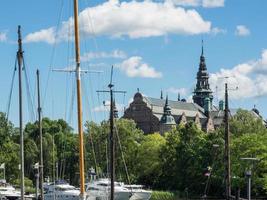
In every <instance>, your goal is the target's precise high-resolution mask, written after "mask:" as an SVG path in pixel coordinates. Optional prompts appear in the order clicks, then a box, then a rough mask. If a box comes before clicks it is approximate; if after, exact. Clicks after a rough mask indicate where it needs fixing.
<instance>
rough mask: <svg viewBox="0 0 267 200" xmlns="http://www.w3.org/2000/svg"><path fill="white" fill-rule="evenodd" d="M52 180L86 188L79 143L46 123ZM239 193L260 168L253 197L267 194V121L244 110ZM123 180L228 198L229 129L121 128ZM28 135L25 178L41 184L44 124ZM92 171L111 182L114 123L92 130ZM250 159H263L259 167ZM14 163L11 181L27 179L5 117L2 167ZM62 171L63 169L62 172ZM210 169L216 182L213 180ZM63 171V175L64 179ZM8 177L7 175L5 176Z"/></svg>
mask: <svg viewBox="0 0 267 200" xmlns="http://www.w3.org/2000/svg"><path fill="white" fill-rule="evenodd" d="M42 125H43V129H42V130H43V138H42V141H43V149H44V152H43V155H44V175H45V177H50V180H51V178H53V177H55V176H56V174H58V177H59V178H61V179H66V180H68V181H70V182H71V183H72V184H76V185H78V179H79V176H78V175H79V162H78V161H79V145H78V135H77V133H75V132H74V130H73V129H72V128H71V127H70V126H69V125H68V123H66V122H65V121H64V120H62V119H59V120H51V119H49V118H44V119H43V121H42ZM230 131H231V145H230V148H231V169H232V170H231V176H232V179H231V181H232V191H234V189H235V188H236V187H240V188H241V192H242V194H245V191H246V179H245V177H244V172H245V170H247V169H248V167H251V168H252V171H253V175H252V187H253V190H252V191H253V195H265V194H266V193H267V131H266V127H265V126H264V125H263V123H262V120H261V119H259V118H255V116H254V115H253V114H252V113H251V112H248V111H244V110H238V111H237V113H236V114H235V115H234V116H232V117H231V119H230ZM114 134H115V147H116V148H115V158H116V159H115V165H116V179H117V180H119V181H124V182H126V183H138V184H144V185H147V186H149V187H152V188H153V189H160V190H175V191H180V194H185V193H189V194H194V195H198V196H200V195H203V194H204V189H205V187H206V184H207V183H209V185H208V187H207V194H208V195H217V196H221V195H223V193H224V192H223V191H224V129H223V127H222V128H219V129H217V130H216V131H214V132H213V133H205V132H203V131H201V130H199V129H198V128H197V126H196V125H195V124H194V123H193V122H188V123H187V124H185V125H179V126H177V127H175V128H173V129H172V130H170V131H169V132H167V133H165V134H164V135H160V134H159V133H154V134H149V135H145V134H144V133H143V131H141V130H140V129H138V128H137V127H136V124H135V123H134V121H132V120H126V119H119V120H116V121H115V132H114ZM24 135H25V175H26V177H28V178H29V179H31V180H32V181H34V179H35V178H34V172H33V168H32V166H33V164H34V163H36V162H39V145H40V138H39V131H38V123H37V122H34V123H27V124H26V126H25V129H24ZM84 136H85V137H84V149H85V165H86V167H85V169H86V174H88V172H89V169H90V168H94V169H96V171H97V174H98V176H99V177H102V176H108V174H109V154H110V151H109V136H110V131H109V121H102V122H101V123H100V124H98V123H94V122H86V123H85V132H84ZM242 157H256V158H257V159H258V160H259V161H257V162H254V163H253V165H249V163H247V162H245V161H242V160H241V158H242ZM1 163H6V177H7V180H8V181H11V182H14V183H16V182H17V179H18V178H19V170H18V165H19V134H18V129H17V128H16V127H14V125H13V124H12V123H11V122H9V121H8V120H7V119H6V117H5V115H4V113H0V164H1ZM56 163H58V164H57V165H56ZM207 169H209V170H210V173H211V175H210V176H209V177H208V176H205V174H206V172H207ZM56 171H57V173H56ZM0 175H1V171H0Z"/></svg>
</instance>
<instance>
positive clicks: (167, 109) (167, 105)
mask: <svg viewBox="0 0 267 200" xmlns="http://www.w3.org/2000/svg"><path fill="white" fill-rule="evenodd" d="M164 115H171V107H170V106H169V100H168V95H167V96H166V101H165V106H164Z"/></svg>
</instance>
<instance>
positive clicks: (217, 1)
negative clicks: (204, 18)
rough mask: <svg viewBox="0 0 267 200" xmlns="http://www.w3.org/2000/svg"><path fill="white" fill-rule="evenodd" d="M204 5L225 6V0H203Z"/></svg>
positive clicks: (209, 6)
mask: <svg viewBox="0 0 267 200" xmlns="http://www.w3.org/2000/svg"><path fill="white" fill-rule="evenodd" d="M202 6H203V7H206V8H215V7H223V6H224V0H203V2H202Z"/></svg>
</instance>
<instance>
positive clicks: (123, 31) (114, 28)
mask: <svg viewBox="0 0 267 200" xmlns="http://www.w3.org/2000/svg"><path fill="white" fill-rule="evenodd" d="M79 21H80V32H81V35H82V36H84V37H87V36H91V35H97V36H99V35H105V36H109V37H113V38H114V37H124V36H127V37H129V38H143V37H153V36H164V35H167V34H183V35H195V34H203V33H209V32H210V31H211V22H210V21H205V20H204V19H203V18H202V17H201V15H200V14H199V13H198V12H197V11H196V10H194V9H188V10H186V9H184V8H181V7H176V6H175V5H174V4H173V3H170V2H158V3H156V2H152V1H142V2H139V1H130V2H119V1H118V0H109V1H107V2H105V3H103V4H100V5H97V6H95V7H90V8H86V9H84V10H83V11H82V12H80V14H79ZM72 24H73V18H70V19H69V20H67V21H65V22H62V24H61V25H60V27H59V32H58V34H57V35H58V37H57V40H59V41H62V40H67V39H68V38H69V30H70V29H71V35H73V34H72V33H73V28H70V27H73V25H72ZM55 38H56V36H55V28H53V27H50V28H48V29H43V30H41V31H38V32H35V33H31V34H29V35H27V36H26V40H27V41H28V42H40V41H44V42H48V43H53V42H54V41H55Z"/></svg>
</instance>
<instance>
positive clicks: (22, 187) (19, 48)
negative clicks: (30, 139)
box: [17, 26, 24, 200]
mask: <svg viewBox="0 0 267 200" xmlns="http://www.w3.org/2000/svg"><path fill="white" fill-rule="evenodd" d="M17 60H18V66H19V70H18V72H19V134H20V190H21V199H22V200H24V136H23V116H22V75H21V74H22V63H23V51H22V42H21V32H20V26H18V52H17Z"/></svg>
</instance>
